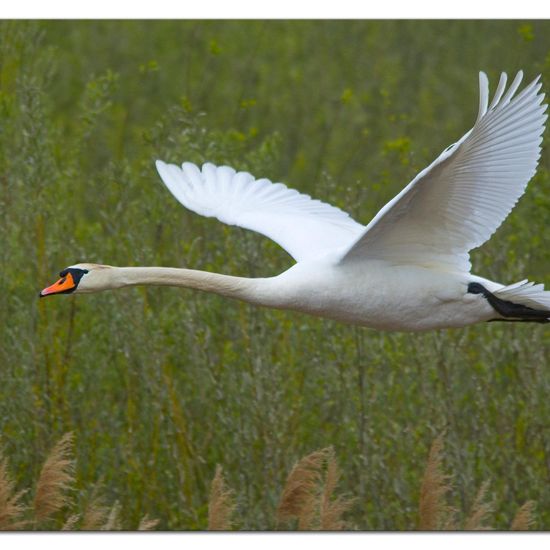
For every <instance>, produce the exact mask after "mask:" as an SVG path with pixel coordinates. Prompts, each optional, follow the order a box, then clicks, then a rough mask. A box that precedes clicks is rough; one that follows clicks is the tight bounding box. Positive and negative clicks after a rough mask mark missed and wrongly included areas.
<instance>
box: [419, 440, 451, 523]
mask: <svg viewBox="0 0 550 550" xmlns="http://www.w3.org/2000/svg"><path fill="white" fill-rule="evenodd" d="M442 454H443V435H440V436H439V437H437V438H436V439H435V440H434V442H433V443H432V446H431V448H430V453H429V455H428V463H427V464H426V469H425V470H424V476H423V478H422V483H421V485H420V504H419V510H418V528H419V529H420V530H421V531H436V530H439V529H452V528H453V526H454V519H453V518H454V513H455V511H454V509H453V508H451V507H450V506H448V505H447V504H446V496H447V493H448V492H449V491H450V490H451V486H450V485H449V483H448V481H449V476H447V475H445V474H444V473H443V466H442V463H443V457H442Z"/></svg>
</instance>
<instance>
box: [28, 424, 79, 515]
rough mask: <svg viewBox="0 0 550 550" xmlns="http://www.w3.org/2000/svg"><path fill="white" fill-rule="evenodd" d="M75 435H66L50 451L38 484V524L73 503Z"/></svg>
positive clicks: (35, 511)
mask: <svg viewBox="0 0 550 550" xmlns="http://www.w3.org/2000/svg"><path fill="white" fill-rule="evenodd" d="M72 448H73V434H72V433H67V434H65V435H64V436H63V437H62V438H61V439H60V440H59V442H58V443H57V444H56V445H55V446H54V447H53V449H52V450H51V451H50V454H49V455H48V457H47V458H46V462H44V465H43V466H42V470H41V472H40V476H39V477H38V481H37V483H36V492H35V496H34V503H33V508H34V515H35V518H36V521H37V522H43V521H44V520H47V519H50V518H51V517H52V516H53V515H54V514H55V513H56V512H59V510H61V509H62V508H63V507H64V506H68V505H69V504H70V502H71V500H70V497H69V494H68V493H69V491H70V489H71V488H72V486H73V484H74V481H75V478H74V460H73V459H72Z"/></svg>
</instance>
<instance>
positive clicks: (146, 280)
mask: <svg viewBox="0 0 550 550" xmlns="http://www.w3.org/2000/svg"><path fill="white" fill-rule="evenodd" d="M275 279H276V278H267V279H264V278H257V279H248V278H245V277H234V276H231V275H222V274H220V273H210V272H206V271H197V270H195V269H178V268H172V267H109V268H108V269H106V270H105V275H104V282H103V285H102V288H97V289H94V290H103V289H107V288H121V287H126V286H136V285H153V286H176V287H184V288H193V289H196V290H202V291H205V292H213V293H215V294H219V295H221V296H226V297H228V298H235V299H238V300H243V301H245V302H250V303H253V304H259V305H266V306H271V307H281V306H283V305H284V304H283V303H277V302H278V300H277V298H276V297H275V296H274V295H273V286H274V285H273V281H274V280H275ZM84 291H86V290H84ZM90 291H93V290H92V289H90Z"/></svg>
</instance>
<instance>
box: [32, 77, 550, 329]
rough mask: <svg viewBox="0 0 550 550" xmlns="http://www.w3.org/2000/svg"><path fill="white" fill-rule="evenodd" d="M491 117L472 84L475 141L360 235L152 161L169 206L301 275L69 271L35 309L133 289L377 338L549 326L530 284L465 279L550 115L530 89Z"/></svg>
mask: <svg viewBox="0 0 550 550" xmlns="http://www.w3.org/2000/svg"><path fill="white" fill-rule="evenodd" d="M506 80H507V79H506V75H505V74H504V73H503V74H502V75H501V77H500V81H499V84H498V86H497V90H496V92H495V95H494V97H493V99H492V101H491V103H490V105H489V86H488V80H487V76H486V75H485V74H484V73H483V72H481V73H480V74H479V88H480V101H479V113H478V117H477V120H476V122H475V124H474V127H473V128H472V129H471V130H470V131H469V132H467V133H466V135H464V136H463V137H462V138H461V139H460V140H459V141H457V142H456V143H454V144H453V145H451V146H450V147H447V148H446V149H445V150H444V151H443V153H441V155H439V157H438V158H437V159H436V160H435V161H434V162H433V163H432V164H431V165H430V166H428V167H427V168H426V169H424V170H423V171H422V172H420V173H419V174H418V175H417V176H416V177H415V178H414V179H413V181H412V182H411V183H409V185H407V186H406V187H405V188H404V189H403V191H401V193H399V194H398V195H397V196H396V197H395V198H394V199H392V200H391V201H390V202H389V203H388V204H387V205H386V206H384V208H382V209H381V210H380V212H378V214H377V215H376V216H375V217H374V219H373V220H372V221H371V222H370V223H369V224H368V225H367V226H363V225H361V224H359V223H357V222H356V221H354V220H353V219H352V218H351V217H350V216H349V215H348V214H346V213H345V212H343V211H342V210H340V209H338V208H335V207H333V206H330V205H328V204H326V203H323V202H320V201H318V200H313V199H311V198H310V197H309V196H307V195H303V194H300V193H298V192H297V191H294V190H292V189H289V188H287V187H286V186H285V185H283V184H281V183H275V184H274V183H271V182H270V181H269V180H267V179H259V180H255V179H254V177H253V176H251V175H250V174H248V173H246V172H235V170H233V169H232V168H229V167H227V166H221V167H216V166H214V165H212V164H205V165H204V166H203V167H202V170H199V168H197V166H195V165H194V164H190V163H184V164H183V165H182V167H181V168H179V167H178V166H175V165H171V164H165V163H164V162H162V161H157V169H158V172H159V174H160V176H161V178H162V180H163V181H164V183H165V184H166V186H167V187H168V189H169V190H170V191H171V193H172V194H173V195H174V196H175V197H176V199H177V200H178V201H179V202H181V203H182V204H183V205H184V206H185V207H187V208H188V209H190V210H192V211H194V212H196V213H198V214H201V215H203V216H208V217H215V218H217V219H218V220H220V221H222V222H224V223H227V224H230V225H237V226H240V227H244V228H247V229H251V230H253V231H257V232H258V233H262V234H263V235H266V236H267V237H269V238H271V239H273V240H274V241H275V242H276V243H278V244H279V245H280V246H282V247H283V248H284V249H285V250H286V251H287V252H288V253H289V254H290V255H291V256H292V257H293V258H294V259H295V260H296V262H297V263H296V264H295V265H293V266H292V267H291V268H290V269H288V270H287V271H285V272H283V273H282V274H280V275H278V276H276V277H269V278H256V279H248V278H243V277H232V276H228V275H221V274H217V273H207V272H203V271H195V270H190V269H175V268H163V267H111V266H103V265H95V264H77V265H73V266H70V267H68V268H67V269H65V270H64V271H62V272H61V274H60V275H61V279H60V280H59V281H58V282H56V283H55V284H53V285H52V286H50V287H47V288H45V289H44V290H43V291H42V292H41V293H40V295H41V296H48V295H51V294H62V293H73V292H74V293H87V292H96V291H100V290H106V289H113V288H120V287H125V286H133V285H168V286H182V287H188V288H195V289H198V290H203V291H207V292H214V293H216V294H220V295H222V296H226V297H229V298H236V299H239V300H244V301H246V302H250V303H253V304H258V305H262V306H267V307H273V308H280V309H289V310H294V311H300V312H305V313H309V314H312V315H317V316H321V317H328V318H331V319H337V320H340V321H344V322H348V323H354V324H359V325H365V326H368V327H373V328H377V329H383V330H407V331H419V330H427V329H435V328H444V327H463V326H465V325H469V324H472V323H477V322H480V321H490V320H514V321H534V322H549V320H550V292H548V291H544V287H543V286H542V285H540V284H539V285H534V284H533V283H529V282H527V281H526V280H525V281H521V282H519V283H515V284H512V285H509V286H504V285H502V284H500V283H496V282H493V281H489V280H487V279H483V278H481V277H477V276H475V275H472V274H470V267H471V265H470V261H469V255H468V253H469V251H470V250H472V249H473V248H476V247H478V246H480V245H481V244H483V243H484V242H485V241H487V240H488V239H489V238H490V237H491V235H492V234H493V233H494V232H495V230H496V229H497V228H498V227H499V226H500V224H501V223H502V222H503V220H504V219H505V218H506V216H507V215H508V214H509V212H510V211H511V209H512V208H513V206H514V205H515V203H516V202H517V200H518V199H519V198H520V196H521V195H522V194H523V192H524V190H525V187H526V185H527V183H528V181H529V180H530V178H531V177H532V176H533V174H534V173H535V170H536V166H537V162H538V159H539V156H540V145H541V141H542V133H543V131H544V123H545V121H546V117H547V115H546V114H545V111H546V105H543V104H542V100H543V98H544V95H543V94H542V93H539V91H540V88H541V84H540V83H539V82H538V80H539V79H538V78H537V79H536V80H534V81H533V82H532V83H531V84H529V85H528V86H527V87H525V89H524V90H523V91H522V92H521V93H519V94H518V95H515V94H516V91H517V90H518V87H519V85H520V82H521V80H522V73H521V72H519V73H518V74H517V76H516V77H515V79H514V81H513V82H512V84H511V85H510V87H509V88H508V90H507V91H506V93H505V88H506Z"/></svg>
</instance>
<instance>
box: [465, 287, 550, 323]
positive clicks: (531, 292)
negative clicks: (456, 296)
mask: <svg viewBox="0 0 550 550" xmlns="http://www.w3.org/2000/svg"><path fill="white" fill-rule="evenodd" d="M468 291H469V292H472V293H474V294H483V296H485V298H486V299H487V301H488V302H489V303H490V304H491V306H492V307H493V308H494V309H495V311H496V312H497V313H499V314H500V315H501V316H502V318H497V319H493V320H494V321H523V322H532V323H550V291H547V290H544V285H542V284H535V283H531V282H529V281H527V279H525V280H523V281H520V282H519V283H514V284H513V285H508V286H505V287H502V288H500V289H498V290H495V291H494V292H489V291H488V290H487V289H486V288H485V287H484V286H483V285H481V284H479V283H470V285H469V287H468Z"/></svg>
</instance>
